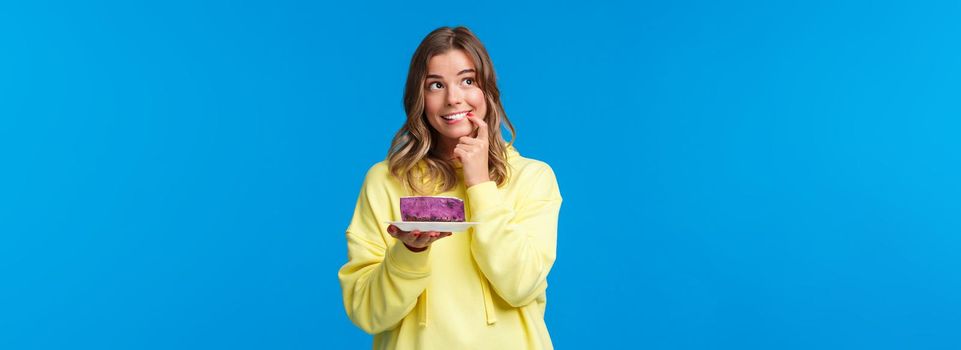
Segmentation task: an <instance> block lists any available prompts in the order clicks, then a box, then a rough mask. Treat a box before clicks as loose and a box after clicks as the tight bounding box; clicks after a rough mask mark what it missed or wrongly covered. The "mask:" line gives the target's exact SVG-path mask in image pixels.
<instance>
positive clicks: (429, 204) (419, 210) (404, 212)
mask: <svg viewBox="0 0 961 350" xmlns="http://www.w3.org/2000/svg"><path fill="white" fill-rule="evenodd" d="M400 214H401V217H403V220H404V221H447V222H452V221H456V222H463V221H464V201H462V200H461V199H460V198H451V197H403V198H401V199H400Z"/></svg>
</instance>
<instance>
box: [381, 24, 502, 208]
mask: <svg viewBox="0 0 961 350" xmlns="http://www.w3.org/2000/svg"><path fill="white" fill-rule="evenodd" d="M450 50H463V51H464V53H466V54H467V56H468V57H470V58H471V60H472V61H473V62H474V68H475V70H476V71H477V83H478V85H479V86H480V89H481V90H483V91H484V100H485V102H486V103H487V115H485V116H484V121H485V122H487V126H488V135H490V139H489V140H487V141H488V144H489V145H490V147H489V149H490V152H489V154H488V157H487V159H488V169H489V171H490V173H489V176H490V179H491V180H492V181H494V182H496V183H497V186H498V187H500V186H503V185H504V184H505V183H506V182H507V180H508V178H509V177H510V172H509V167H508V165H507V149H508V148H509V147H511V146H512V145H513V144H514V139H515V137H516V133H515V132H514V125H513V124H511V122H510V120H509V119H507V114H506V113H504V107H503V106H502V105H501V99H500V90H498V89H497V80H496V77H495V74H494V65H493V64H492V63H491V59H490V56H489V55H488V54H487V49H486V48H484V44H482V43H481V41H480V40H479V39H478V38H477V36H475V35H474V33H472V32H471V31H470V29H468V28H466V27H456V28H450V27H440V28H437V29H435V30H434V31H432V32H430V34H428V35H427V37H425V38H424V40H423V41H421V43H420V45H419V46H417V50H416V51H414V56H413V58H411V60H410V69H409V70H408V72H407V85H406V87H405V88H404V110H405V111H406V112H407V121H406V122H405V123H404V125H403V126H402V127H401V128H400V130H398V131H397V133H396V134H395V135H394V139H393V141H391V145H390V149H389V150H388V152H387V164H388V167H389V169H390V173H391V174H392V175H393V176H394V177H396V178H397V179H398V180H400V181H401V182H402V183H403V184H404V185H405V186H406V187H407V189H408V190H410V191H412V192H413V193H414V194H417V195H430V194H436V193H442V192H447V191H450V190H451V189H453V188H454V186H456V185H457V182H458V178H457V173H456V172H455V169H454V164H453V161H451V160H448V159H445V158H444V157H443V156H441V155H439V154H435V152H434V148H433V147H434V146H435V145H439V143H438V140H437V138H438V137H440V135H439V134H438V133H437V131H436V130H434V129H433V128H432V127H431V126H430V124H429V122H428V121H427V114H426V113H425V111H424V89H425V87H424V83H425V81H426V78H427V63H428V62H429V61H430V59H431V57H434V56H435V55H439V54H443V53H446V52H448V51H450ZM501 125H504V126H506V128H507V129H508V130H510V134H511V141H510V143H509V144H505V141H504V137H503V135H501V132H500V130H501Z"/></svg>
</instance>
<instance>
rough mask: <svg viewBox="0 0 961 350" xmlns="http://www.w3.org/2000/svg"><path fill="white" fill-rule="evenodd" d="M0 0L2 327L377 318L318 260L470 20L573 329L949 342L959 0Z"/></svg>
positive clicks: (663, 344)
mask: <svg viewBox="0 0 961 350" xmlns="http://www.w3.org/2000/svg"><path fill="white" fill-rule="evenodd" d="M908 3H909V2H907V1H905V2H885V1H879V2H877V1H876V2H869V1H850V2H843V3H837V2H835V1H805V2H799V1H792V2H784V3H772V2H766V1H736V2H723V3H718V2H713V1H664V2H647V3H637V4H633V3H632V4H628V2H627V1H623V2H611V3H601V2H591V3H590V4H581V3H540V4H524V3H520V2H516V1H511V2H473V3H453V2H452V3H432V4H429V5H412V4H390V3H383V4H370V3H359V4H356V5H341V6H339V7H328V6H326V5H322V4H318V3H316V2H311V1H300V2H296V1H269V2H267V1H264V2H260V3H255V2H237V1H204V2H197V1H163V2H155V3H130V2H126V1H114V2H103V1H90V2H63V3H61V2H47V1H30V2H29V4H23V3H21V4H15V3H6V2H5V3H3V4H2V5H0V164H2V165H0V170H2V171H0V278H2V279H0V281H2V282H0V283H2V285H0V348H4V349H46V348H51V349H53V348H60V349H206V348H214V349H217V348H232V349H319V348H328V349H330V348H357V349H361V348H368V347H369V346H370V336H368V335H367V334H365V333H363V332H361V331H360V330H359V329H357V328H355V327H354V326H353V325H352V324H351V323H350V321H349V320H348V319H347V317H346V314H345V312H344V310H343V306H342V301H341V295H340V287H339V285H338V282H337V278H336V273H337V270H338V268H339V267H340V266H341V264H343V263H344V262H345V259H346V247H345V240H344V236H343V232H344V230H345V229H346V226H347V224H348V222H349V220H350V215H351V214H352V210H353V206H354V203H355V200H356V198H357V194H358V190H359V189H360V185H361V181H362V180H363V175H364V173H365V172H366V170H367V168H368V167H369V166H370V165H372V164H373V163H375V162H377V161H379V160H381V159H383V157H384V155H385V152H386V150H387V147H388V145H389V142H390V138H391V136H392V135H393V133H394V132H395V131H396V130H397V129H398V128H399V127H400V126H401V124H402V122H403V118H404V114H403V108H402V105H401V96H402V91H403V84H404V79H405V77H406V73H407V71H406V70H407V65H408V63H409V60H410V56H411V55H412V53H413V50H414V49H415V47H416V46H417V44H418V43H419V42H420V40H421V39H422V38H423V37H424V36H425V35H426V34H427V33H428V32H429V31H430V30H432V29H434V28H436V27H438V26H442V25H458V24H465V25H468V26H470V27H471V28H472V29H473V30H474V31H475V32H476V33H477V34H478V36H479V37H480V38H481V40H483V41H484V42H485V43H486V45H487V47H488V49H489V51H490V53H491V56H492V57H493V60H494V63H495V67H496V69H497V73H498V75H499V77H500V84H501V88H502V92H503V101H504V104H505V106H506V110H507V112H508V114H509V116H510V117H511V118H512V120H513V121H514V123H515V125H516V126H517V129H518V131H519V135H518V138H517V144H516V145H517V148H518V149H519V150H520V152H521V153H522V154H523V155H525V156H528V157H531V158H535V159H541V160H544V161H547V162H548V163H549V164H551V165H552V166H553V168H554V170H555V172H556V174H557V176H558V181H559V183H560V185H561V191H562V194H563V196H564V199H565V202H564V205H563V208H562V211H561V218H560V221H561V223H560V229H559V233H558V235H559V245H558V260H557V263H556V265H555V267H554V270H553V272H552V274H551V276H550V279H549V281H550V288H549V290H548V291H549V294H548V295H549V304H548V311H547V323H548V326H549V327H550V330H551V332H552V335H553V339H554V342H555V344H556V346H557V347H558V348H560V349H578V348H586V347H588V346H592V347H593V348H597V349H606V348H618V347H628V346H626V345H623V344H625V343H627V344H631V345H630V346H629V347H631V348H643V349H828V348H830V349H867V348H892V349H939V348H941V349H957V348H959V347H961V333H959V332H958V329H959V325H961V255H959V250H961V215H959V214H961V199H959V198H961V181H959V179H961V141H959V136H961V123H959V121H958V118H959V117H961V107H959V96H961V44H959V43H961V40H959V37H961V24H959V23H961V21H959V20H958V18H961V3H958V2H955V1H945V2H913V1H912V2H910V3H911V4H910V5H909V4H908Z"/></svg>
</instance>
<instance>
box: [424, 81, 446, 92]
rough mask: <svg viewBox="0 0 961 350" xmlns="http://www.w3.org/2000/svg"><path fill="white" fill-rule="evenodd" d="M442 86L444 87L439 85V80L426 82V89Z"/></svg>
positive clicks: (435, 88)
mask: <svg viewBox="0 0 961 350" xmlns="http://www.w3.org/2000/svg"><path fill="white" fill-rule="evenodd" d="M442 87H444V86H443V85H441V83H440V82H439V81H435V82H432V83H430V84H427V89H428V90H437V89H440V88H442Z"/></svg>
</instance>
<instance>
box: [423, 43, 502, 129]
mask: <svg viewBox="0 0 961 350" xmlns="http://www.w3.org/2000/svg"><path fill="white" fill-rule="evenodd" d="M476 78H477V72H476V71H475V67H474V62H473V61H471V59H470V57H468V56H467V54H466V53H465V52H464V51H462V50H458V49H454V50H450V51H447V52H445V53H442V54H439V55H435V56H434V57H431V59H430V61H429V62H428V63H427V79H426V81H425V83H424V85H425V86H424V110H425V111H426V112H427V121H428V122H430V125H431V126H432V127H433V128H434V130H437V132H438V133H439V134H440V135H441V136H442V137H443V138H445V139H446V140H443V141H444V142H446V143H448V144H449V143H453V144H456V143H457V142H458V139H459V138H460V137H462V136H469V135H470V134H471V132H472V131H473V130H474V126H473V125H472V123H471V122H470V121H469V120H467V118H465V116H466V114H467V112H471V114H473V115H475V116H478V117H480V118H483V117H484V116H486V115H487V103H486V102H485V100H484V91H483V90H481V88H480V85H478V84H477V79H476Z"/></svg>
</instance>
